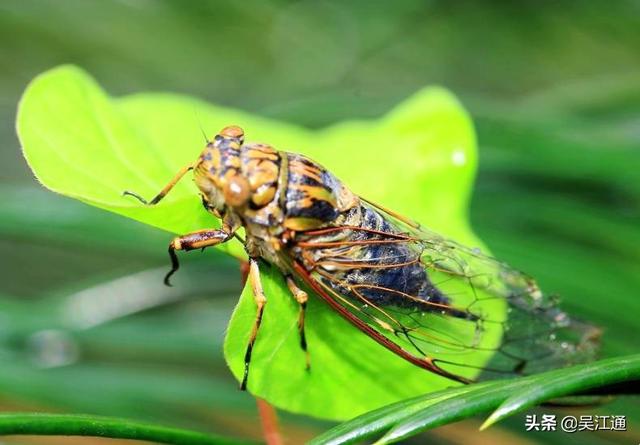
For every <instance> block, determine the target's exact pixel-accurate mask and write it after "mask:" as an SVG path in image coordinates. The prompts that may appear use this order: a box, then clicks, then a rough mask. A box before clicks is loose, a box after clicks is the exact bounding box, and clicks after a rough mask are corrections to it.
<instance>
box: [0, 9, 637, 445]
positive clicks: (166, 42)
mask: <svg viewBox="0 0 640 445" xmlns="http://www.w3.org/2000/svg"><path fill="white" fill-rule="evenodd" d="M0 63H1V66H2V69H0V144H1V145H0V146H1V148H0V191H1V192H2V194H1V196H2V199H1V202H2V205H0V258H2V260H1V261H2V267H1V268H0V283H2V284H1V286H2V287H1V288H0V410H3V411H4V410H46V411H56V412H83V413H95V414H104V415H115V416H121V417H132V418H137V419H145V420H153V421H157V422H161V423H165V424H171V425H181V426H186V427H192V428H197V429H200V430H203V431H214V432H218V433H227V434H231V435H235V436H242V437H253V438H259V437H260V427H259V422H258V418H257V414H256V409H255V402H254V401H253V399H252V398H251V397H250V396H249V395H247V394H245V393H242V392H240V391H238V390H237V384H236V382H235V381H234V380H233V379H232V378H231V375H230V373H229V372H228V370H227V369H226V365H225V364H224V362H223V359H222V351H221V345H222V338H223V334H224V330H225V325H226V320H227V319H228V317H229V315H230V312H231V310H232V308H233V306H234V302H235V300H236V299H237V296H238V295H239V292H240V279H239V277H240V275H239V271H238V267H237V264H236V263H235V262H234V261H233V260H231V259H229V258H226V257H223V256H222V255H220V254H217V253H215V252H206V253H204V254H202V255H197V254H193V255H190V256H189V257H188V258H187V257H185V267H184V270H183V271H181V273H180V274H178V276H177V277H176V280H175V287H174V288H165V287H163V286H162V282H161V277H162V275H163V273H164V271H165V270H166V267H167V259H166V257H165V246H166V243H167V241H168V239H169V237H170V235H168V234H166V233H161V232H158V231H155V230H153V229H151V228H149V227H146V226H143V225H141V224H138V223H135V222H133V221H130V220H127V219H124V218H121V217H118V216H116V215H112V214H108V213H106V212H102V211H100V210H98V209H95V208H91V207H89V206H86V205H83V204H81V203H79V202H76V201H73V200H70V199H66V198H62V197H60V196H56V195H54V194H53V193H50V192H47V191H45V190H44V189H42V188H41V187H39V186H38V184H37V183H36V182H35V180H34V179H33V177H32V175H31V173H30V171H29V170H28V167H27V166H26V163H25V162H24V160H23V158H22V156H21V154H20V150H19V144H18V141H17V138H16V136H15V131H14V120H15V110H16V104H17V101H18V98H19V96H20V94H21V93H22V91H23V90H24V87H25V86H26V84H27V82H28V81H29V80H30V79H31V78H33V77H34V76H35V75H36V74H38V73H40V72H42V71H44V70H46V69H48V68H51V67H53V66H55V65H58V64H62V63H74V64H77V65H80V66H82V67H83V68H85V69H86V70H88V71H89V72H90V73H91V74H92V75H93V76H95V77H96V78H97V80H98V81H99V82H100V83H101V84H102V85H103V86H104V87H105V89H106V90H107V91H109V92H110V93H111V94H113V95H122V94H129V93H135V92H140V91H173V92H180V93H186V94H190V95H194V96H198V97H201V98H203V99H205V100H209V101H211V102H214V103H218V104H223V105H228V106H233V107H237V108H241V109H244V110H248V111H251V112H255V113H257V114H261V115H264V116H269V117H274V118H278V119H282V120H285V121H289V122H293V123H297V124H300V125H304V126H308V127H322V126H324V125H327V124H330V123H333V122H337V121H340V120H343V119H348V118H367V117H377V116H380V115H381V114H383V113H384V112H385V111H386V110H388V109H389V108H391V107H392V106H393V105H394V104H396V103H398V102H399V101H401V100H402V99H403V98H405V97H407V96H408V95H410V94H411V93H412V92H414V91H416V90H417V89H419V88H421V87H423V86H425V85H429V84H440V85H443V86H445V87H447V88H449V89H451V90H452V91H453V92H454V93H455V94H457V95H458V97H459V98H460V99H461V100H462V102H463V103H464V104H465V106H466V107H467V109H468V110H469V111H470V113H471V115H472V117H473V119H474V122H475V125H476V127H477V132H478V139H479V150H480V171H479V176H478V180H477V186H476V189H475V192H474V199H473V202H472V206H471V220H472V223H473V226H474V228H475V230H476V232H477V233H478V234H479V235H480V237H481V238H482V239H483V240H484V241H485V242H486V243H487V244H488V245H489V246H490V247H491V249H492V250H493V252H494V253H495V254H496V256H498V257H499V258H501V259H504V260H506V261H508V262H509V263H511V264H513V265H515V266H517V267H518V268H521V269H523V270H526V271H528V272H529V273H530V274H532V275H533V276H535V277H537V278H538V279H539V281H540V283H541V285H542V287H543V289H545V290H547V291H548V292H552V293H557V294H559V295H562V297H563V302H564V307H565V308H566V309H567V310H568V311H569V312H571V313H574V314H577V315H579V316H581V317H583V318H586V319H589V320H591V321H593V322H595V323H597V324H599V325H601V326H603V327H604V328H605V336H604V345H603V355H605V356H612V355H618V354H625V353H632V352H638V343H637V340H636V338H634V336H635V335H636V334H637V333H638V325H639V323H638V317H639V316H640V298H638V288H639V287H640V273H639V272H640V267H639V260H640V225H639V224H640V150H639V148H638V147H639V146H640V3H638V2H637V1H607V2H604V1H590V2H586V1H585V2H551V1H528V2H503V1H497V0H496V1H491V2H459V3H455V4H453V3H452V2H445V1H403V2H387V1H364V0H359V1H352V2H348V3H347V2H340V1H311V0H307V1H299V2H288V1H282V0H275V1H266V2H265V1H244V2H233V1H221V2H214V1H198V2H178V1H161V0H121V1H99V0H76V1H71V0H66V1H54V0H50V1H44V0H42V1H19V0H4V1H3V2H1V3H0ZM199 131H200V129H199V124H198V122H197V119H196V117H194V132H199ZM373 142H375V141H373ZM363 156H366V153H363ZM346 179H347V181H348V178H346ZM425 222H426V223H427V224H428V221H425ZM552 411H553V410H551V409H550V408H542V409H540V410H538V412H539V413H543V412H544V413H548V412H552ZM574 411H575V413H578V415H579V414H605V415H606V414H609V415H610V414H626V415H627V416H628V429H629V431H628V432H627V433H616V432H607V431H604V432H599V433H578V434H574V435H567V434H562V433H557V434H551V433H523V431H524V415H517V416H515V417H514V418H512V419H511V420H509V421H507V422H505V424H503V425H501V426H499V427H497V428H493V429H490V430H489V431H488V432H484V433H481V434H480V433H478V432H477V426H478V425H479V423H480V420H481V419H476V420H474V421H467V422H463V423H460V424H456V425H453V426H449V427H444V428H440V429H438V430H436V431H434V432H431V433H429V434H428V435H427V437H425V436H421V437H420V438H417V439H415V443H423V442H425V441H429V443H445V444H457V443H460V444H462V443H464V444H469V443H472V444H473V443H496V442H508V443H523V444H526V443H531V444H533V443H567V442H569V441H579V442H581V443H585V444H592V443H593V444H596V443H598V444H599V443H638V442H639V441H640V408H639V407H638V403H637V399H636V400H635V401H634V400H632V399H618V400H616V401H614V402H612V403H610V404H607V405H604V406H600V407H597V408H586V409H582V410H574ZM553 412H556V413H557V414H558V415H563V414H567V413H568V412H567V411H559V410H557V411H553ZM281 422H282V428H283V431H284V434H285V436H286V437H287V440H288V443H300V442H302V441H304V440H305V439H308V438H310V437H312V436H314V435H316V434H318V433H319V432H321V431H323V430H325V429H327V428H328V427H330V426H331V424H329V423H325V422H317V421H314V420H311V419H307V418H303V417H299V416H292V415H286V414H283V417H282V419H281ZM63 442H65V441H64V440H63V439H60V438H56V439H55V440H51V439H46V438H45V439H43V438H40V439H37V440H36V439H25V438H19V439H15V440H14V441H13V442H11V443H63ZM94 442H96V443H98V442H104V441H98V440H94ZM83 443H88V442H87V441H83Z"/></svg>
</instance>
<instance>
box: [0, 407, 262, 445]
mask: <svg viewBox="0 0 640 445" xmlns="http://www.w3.org/2000/svg"><path fill="white" fill-rule="evenodd" d="M13 434H28V435H46V436H95V437H109V438H113V439H135V440H145V441H151V442H159V443H167V444H174V445H240V444H251V443H255V442H250V441H243V440H239V439H232V438H227V437H222V436H212V435H209V434H203V433H199V432H196V431H189V430H184V429H178V428H170V427H164V426H158V425H153V424H148V423H142V422H135V421H131V420H125V419H115V418H110V417H98V416H86V415H71V414H44V413H37V414H33V413H2V414H0V435H13Z"/></svg>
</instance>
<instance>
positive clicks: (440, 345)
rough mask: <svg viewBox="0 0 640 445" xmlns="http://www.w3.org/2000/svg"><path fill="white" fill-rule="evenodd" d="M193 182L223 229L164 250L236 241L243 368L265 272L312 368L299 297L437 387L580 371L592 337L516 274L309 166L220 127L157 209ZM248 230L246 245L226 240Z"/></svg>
mask: <svg viewBox="0 0 640 445" xmlns="http://www.w3.org/2000/svg"><path fill="white" fill-rule="evenodd" d="M189 171H193V172H194V180H195V183H196V185H197V187H198V189H199V190H200V195H201V199H202V203H203V205H204V207H205V209H206V210H207V211H208V212H210V213H211V214H212V215H213V216H215V217H216V218H219V219H220V220H221V227H220V228H211V229H205V230H199V231H197V232H193V233H188V234H185V235H182V236H178V237H176V238H174V239H173V240H172V241H171V242H170V244H169V255H170V257H171V261H172V268H171V271H170V272H169V273H168V274H167V277H166V279H165V282H166V283H167V284H168V280H169V277H170V276H171V274H172V273H174V272H175V271H176V270H177V269H178V258H177V256H176V252H177V251H190V250H194V249H203V248H207V247H212V246H216V245H219V244H221V243H225V242H227V241H229V240H231V239H232V238H234V237H238V238H239V239H241V241H242V242H243V243H244V247H245V250H246V252H247V255H248V258H249V261H248V263H249V266H248V279H249V282H250V284H251V286H252V289H253V294H254V300H255V304H256V317H255V321H254V324H253V329H252V332H251V335H250V337H249V342H248V345H247V349H246V354H245V360H244V376H243V379H242V383H241V388H242V389H245V388H246V386H247V379H248V377H249V365H250V362H251V352H252V349H253V346H254V344H255V341H256V338H257V336H258V332H259V329H260V323H261V320H262V314H263V311H264V310H265V307H267V306H268V304H267V302H268V296H267V295H265V293H264V291H263V288H262V285H261V280H260V267H261V262H263V261H266V262H268V263H270V264H271V265H274V266H275V267H277V268H278V270H279V271H280V272H281V273H282V274H283V276H284V278H285V280H286V283H287V286H288V288H289V291H290V293H291V296H292V297H293V298H294V299H295V300H296V301H297V303H298V304H299V318H298V328H299V335H300V346H301V348H302V349H303V350H304V351H305V354H306V357H307V366H309V351H308V348H307V341H306V339H305V309H306V304H307V300H308V298H309V292H308V291H312V292H311V294H312V297H313V296H314V295H316V296H318V297H319V298H321V299H322V300H324V301H325V302H326V303H327V304H328V305H329V306H330V307H331V308H332V309H334V310H335V312H336V313H337V314H339V315H340V316H342V317H344V318H345V319H346V320H347V321H348V322H349V323H351V324H353V325H354V326H355V327H357V328H358V329H359V330H360V331H361V332H362V333H364V334H366V335H367V336H369V337H370V338H371V339H372V340H373V341H376V342H378V343H380V344H381V345H383V346H384V347H386V348H388V349H389V350H391V351H392V352H394V353H395V354H397V355H398V356H400V357H402V358H403V359H405V360H407V361H409V362H411V363H412V364H414V365H416V366H419V367H421V368H424V369H425V370H427V371H430V372H433V373H435V374H438V375H440V376H443V377H446V378H449V379H452V380H455V381H459V382H464V383H469V382H471V381H475V380H481V379H486V378H495V377H501V376H502V377H507V376H516V375H527V374H531V373H534V372H538V371H541V370H545V369H550V368H554V367H560V366H564V365H569V364H573V363H579V362H583V361H588V360H590V359H591V358H592V356H593V355H594V354H595V352H596V350H597V342H598V337H599V330H598V329H597V328H595V327H593V326H591V325H589V324H586V323H583V322H579V321H577V320H574V319H571V318H570V317H569V316H568V315H567V314H566V313H565V312H563V311H562V310H560V309H559V308H558V306H557V301H556V300H555V299H554V298H552V297H549V296H546V295H544V294H543V293H542V292H541V290H540V289H539V287H538V285H537V284H536V282H535V281H534V280H533V279H532V278H531V277H529V276H527V275H526V274H524V273H522V272H519V271H517V270H515V269H513V268H511V267H509V266H508V265H506V264H504V263H502V262H500V261H497V260H495V259H494V258H491V257H489V256H487V255H484V254H483V253H482V252H481V251H479V250H478V249H471V248H468V247H465V246H463V245H461V244H458V243H456V242H455V241H453V240H450V239H447V238H446V237H443V236H440V235H438V234H437V233H434V232H432V231H430V230H428V229H427V228H425V227H423V226H421V225H419V224H418V223H416V222H413V221H412V220H410V219H408V218H406V217H404V216H401V215H399V214H396V213H394V212H393V211H391V210H388V209H386V208H384V207H382V206H380V205H377V204H374V203H373V202H371V201H368V200H367V199H365V198H363V197H361V196H358V195H356V194H355V193H353V192H352V191H351V190H350V189H349V188H348V187H347V185H345V184H344V183H343V182H342V181H341V180H339V179H338V178H337V177H335V176H334V175H333V174H332V173H331V172H329V171H328V170H327V169H325V168H323V167H322V166H320V165H319V164H318V163H316V162H314V161H313V160H311V159H309V158H307V157H305V156H302V155H300V154H296V153H289V152H285V151H279V150H277V149H275V148H274V147H271V146H270V145H268V144H262V143H245V141H244V131H243V130H242V129H241V128H239V127H237V126H229V127H226V128H224V129H222V130H221V131H220V133H219V134H218V135H216V136H215V138H214V139H213V140H212V141H208V142H207V144H206V147H205V148H204V150H203V151H202V153H201V154H200V156H199V157H198V158H197V159H196V160H195V162H193V163H192V164H189V165H187V166H185V167H184V168H183V169H182V170H180V171H179V172H178V173H177V174H176V175H175V177H174V178H173V179H172V180H171V181H170V182H169V183H168V184H167V185H166V186H165V187H164V189H162V191H160V193H159V194H158V195H157V196H155V197H154V198H153V199H152V200H150V201H148V202H147V201H146V200H144V199H143V198H142V197H140V196H139V195H137V194H135V193H133V192H125V193H126V194H129V195H132V196H135V197H136V198H138V199H139V200H140V201H142V202H143V203H145V204H147V205H155V204H157V203H158V202H160V201H161V200H162V199H163V197H164V196H165V195H166V194H167V193H169V191H170V190H171V189H172V187H173V186H174V185H175V184H176V183H177V182H178V181H179V180H180V179H181V178H182V177H183V176H184V175H185V174H186V173H187V172H189ZM240 228H244V231H245V238H244V239H242V238H240V237H239V235H238V234H237V233H236V232H237V231H238V229H240Z"/></svg>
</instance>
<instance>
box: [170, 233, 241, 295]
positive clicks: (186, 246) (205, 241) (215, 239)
mask: <svg viewBox="0 0 640 445" xmlns="http://www.w3.org/2000/svg"><path fill="white" fill-rule="evenodd" d="M233 234H234V230H233V229H232V228H231V227H230V226H229V225H228V224H226V223H223V224H222V227H221V228H220V229H203V230H198V231H195V232H191V233H187V234H186V235H182V236H177V237H175V238H174V239H173V240H172V241H171V242H170V243H169V258H171V270H170V271H169V272H168V273H167V275H166V276H165V277H164V284H166V285H167V286H171V283H170V282H169V278H171V275H173V274H174V273H175V272H176V271H177V270H178V269H179V268H180V263H179V262H178V256H177V255H176V251H177V250H184V251H185V252H188V251H190V250H195V249H204V248H206V247H213V246H217V245H218V244H222V243H225V242H227V241H229V240H230V239H231V238H232V237H233Z"/></svg>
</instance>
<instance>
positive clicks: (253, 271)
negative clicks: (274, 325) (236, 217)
mask: <svg viewBox="0 0 640 445" xmlns="http://www.w3.org/2000/svg"><path fill="white" fill-rule="evenodd" d="M249 283H251V289H252V290H253V300H254V301H255V302H256V319H255V321H254V323H253V329H251V335H250V336H249V343H248V344H247V350H246V352H245V354H244V375H243V377H242V383H240V389H241V390H243V391H245V390H246V389H247V380H248V379H249V364H250V363H251V353H252V351H253V345H254V344H255V342H256V337H257V336H258V330H259V329H260V324H261V323H262V314H263V312H264V306H265V304H267V297H266V296H265V294H264V290H263V289H262V281H261V280H260V268H259V267H258V261H257V260H256V259H255V258H249Z"/></svg>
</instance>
